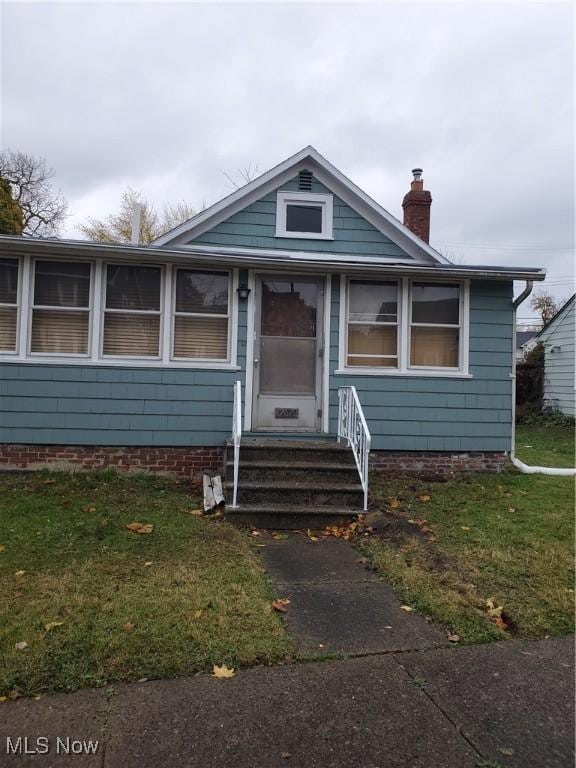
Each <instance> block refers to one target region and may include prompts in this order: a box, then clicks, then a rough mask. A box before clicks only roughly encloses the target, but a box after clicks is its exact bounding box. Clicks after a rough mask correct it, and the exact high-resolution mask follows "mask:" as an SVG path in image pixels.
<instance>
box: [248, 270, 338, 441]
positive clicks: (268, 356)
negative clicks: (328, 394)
mask: <svg viewBox="0 0 576 768" xmlns="http://www.w3.org/2000/svg"><path fill="white" fill-rule="evenodd" d="M323 298H324V280H323V279H322V278H317V277H300V276H297V275H294V276H291V275H259V276H258V277H257V279H256V318H255V342H254V403H253V412H254V419H253V429H257V430H266V431H270V432H317V431H319V430H320V425H321V420H322V364H323V357H324V350H323V338H322V327H323V321H322V318H323Z"/></svg>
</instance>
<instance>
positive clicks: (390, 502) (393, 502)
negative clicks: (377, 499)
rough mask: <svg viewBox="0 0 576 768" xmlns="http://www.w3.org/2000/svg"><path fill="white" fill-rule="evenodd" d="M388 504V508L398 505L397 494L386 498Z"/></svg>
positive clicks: (394, 507)
mask: <svg viewBox="0 0 576 768" xmlns="http://www.w3.org/2000/svg"><path fill="white" fill-rule="evenodd" d="M388 506H389V507H390V509H398V507H399V506H400V499H399V498H398V497H397V496H394V498H392V499H388Z"/></svg>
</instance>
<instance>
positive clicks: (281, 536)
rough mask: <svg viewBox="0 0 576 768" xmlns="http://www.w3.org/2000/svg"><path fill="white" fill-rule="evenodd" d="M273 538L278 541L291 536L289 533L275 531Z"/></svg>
mask: <svg viewBox="0 0 576 768" xmlns="http://www.w3.org/2000/svg"><path fill="white" fill-rule="evenodd" d="M272 538H273V539H275V540H276V541H283V540H284V539H289V538H290V537H289V536H288V534H287V533H273V534H272Z"/></svg>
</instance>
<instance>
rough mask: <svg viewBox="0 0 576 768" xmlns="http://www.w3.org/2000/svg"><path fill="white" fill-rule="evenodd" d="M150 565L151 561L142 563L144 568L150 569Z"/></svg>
mask: <svg viewBox="0 0 576 768" xmlns="http://www.w3.org/2000/svg"><path fill="white" fill-rule="evenodd" d="M151 565H153V561H152V560H147V561H146V562H145V563H144V568H150V566H151Z"/></svg>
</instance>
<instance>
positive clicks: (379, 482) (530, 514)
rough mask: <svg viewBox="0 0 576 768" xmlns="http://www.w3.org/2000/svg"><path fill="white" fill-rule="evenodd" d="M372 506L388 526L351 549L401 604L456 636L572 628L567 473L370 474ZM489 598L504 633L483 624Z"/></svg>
mask: <svg viewBox="0 0 576 768" xmlns="http://www.w3.org/2000/svg"><path fill="white" fill-rule="evenodd" d="M418 496H421V497H422V498H423V499H425V497H426V496H429V497H430V499H429V500H428V501H426V500H419V499H418ZM391 498H392V499H397V500H398V501H399V502H400V505H399V507H397V508H395V509H394V508H393V507H395V506H396V504H397V502H396V501H394V502H392V503H391V502H390V499H391ZM372 506H373V508H375V509H388V510H389V511H388V517H389V519H390V526H389V528H388V529H387V530H386V531H384V533H383V534H382V535H381V536H380V537H376V536H373V537H369V538H365V539H360V540H359V541H360V546H361V548H362V549H363V550H364V552H365V553H366V555H367V556H368V558H369V559H370V560H371V562H372V564H373V565H374V567H376V568H377V569H378V570H380V571H381V573H382V574H383V575H384V577H385V578H386V579H387V580H389V581H390V583H391V584H392V585H393V586H394V588H395V589H396V591H397V593H398V594H399V595H400V596H401V598H402V599H403V600H404V601H405V602H407V603H409V604H410V605H412V606H413V607H414V608H416V609H417V610H419V611H421V612H422V613H424V614H426V615H428V616H430V617H431V618H432V619H433V621H434V622H435V623H436V624H437V625H438V626H441V627H444V628H446V629H448V630H451V631H453V632H455V633H456V634H458V635H459V637H460V641H461V642H463V643H474V642H486V641H490V640H498V639H503V638H505V637H510V636H515V637H523V638H541V637H545V636H546V635H558V634H563V633H567V632H571V631H573V630H574V480H573V478H569V477H550V476H544V475H521V474H519V473H516V472H506V473H503V474H501V475H490V476H488V475H486V476H484V475H476V476H473V477H470V478H462V479H458V480H453V481H450V482H445V483H440V482H438V483H421V482H418V481H416V482H415V481H414V479H397V480H388V479H385V478H383V477H382V478H379V479H377V478H374V480H373V483H372ZM410 521H413V522H410ZM422 529H424V530H423V531H422ZM490 598H493V599H494V601H495V603H496V605H497V606H502V607H503V609H504V613H505V616H506V617H507V618H508V619H509V622H510V628H509V629H508V630H505V631H502V630H501V629H499V628H498V627H497V626H495V624H494V623H493V622H492V621H491V620H490V617H489V616H488V613H487V610H486V601H487V600H488V599H490Z"/></svg>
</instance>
